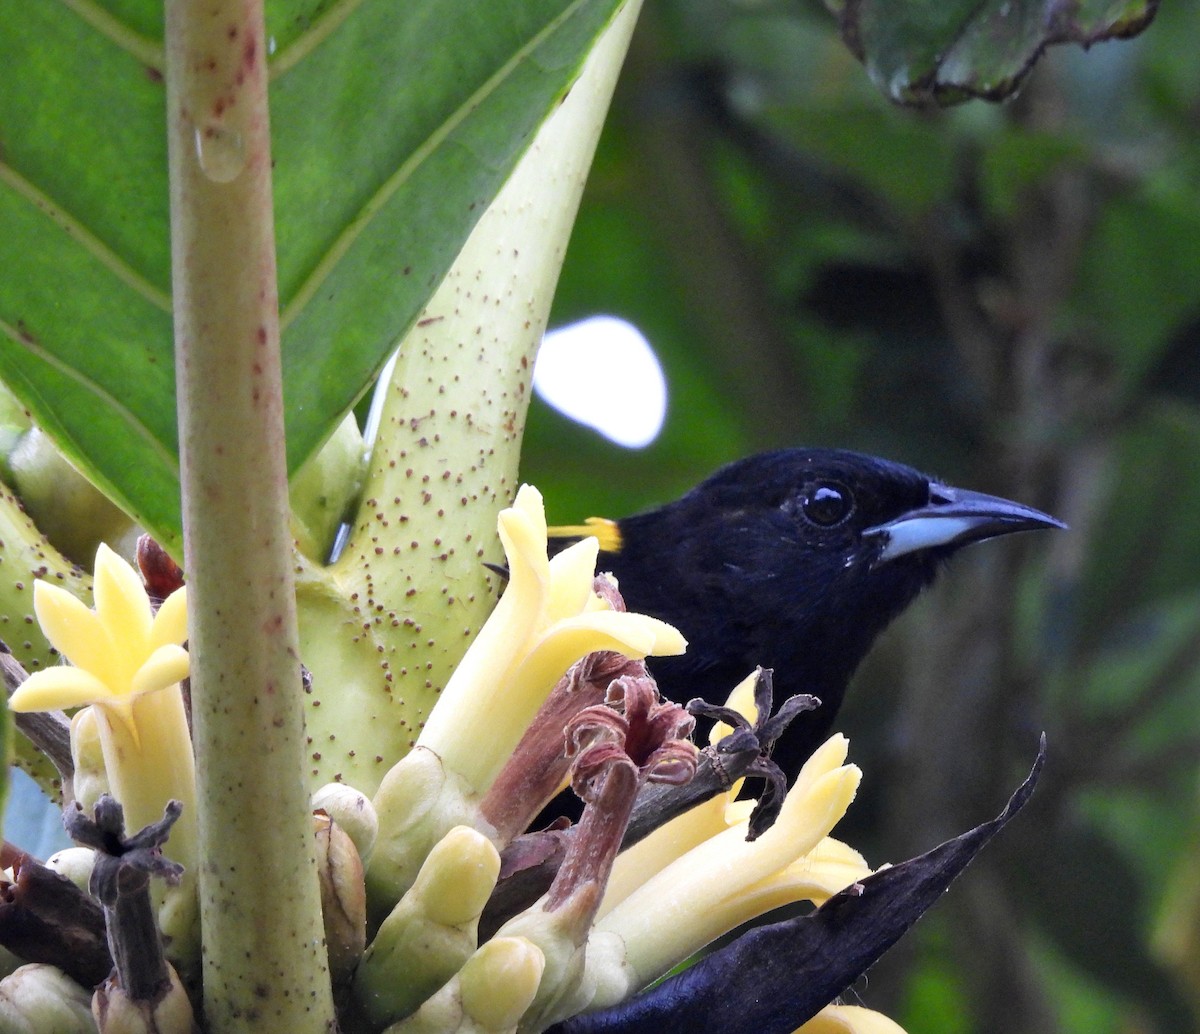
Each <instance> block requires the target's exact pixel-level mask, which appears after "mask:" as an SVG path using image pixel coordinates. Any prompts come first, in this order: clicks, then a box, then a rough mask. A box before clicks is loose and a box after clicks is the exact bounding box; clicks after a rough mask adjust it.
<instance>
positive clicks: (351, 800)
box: [312, 783, 379, 864]
mask: <svg viewBox="0 0 1200 1034" xmlns="http://www.w3.org/2000/svg"><path fill="white" fill-rule="evenodd" d="M312 809H313V811H323V812H325V814H326V815H328V816H329V817H330V818H331V819H333V821H334V822H336V823H337V824H338V826H339V827H340V828H341V829H343V830H345V831H346V833H347V834H348V835H349V837H350V839H351V840H353V841H354V846H355V847H356V848H358V857H359V858H360V859H362V861H363V863H364V864H365V863H366V861H367V859H369V858H370V857H371V849H372V848H373V847H374V846H375V837H376V836H377V835H378V833H379V818H378V816H377V815H376V814H375V805H374V804H372V803H371V798H369V797H368V796H367V795H366V794H365V793H363V792H362V791H361V790H356V789H354V787H353V786H347V785H346V784H345V783H326V784H325V785H324V786H322V787H321V788H320V789H319V790H317V792H316V793H314V794H313V795H312Z"/></svg>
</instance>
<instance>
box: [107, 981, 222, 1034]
mask: <svg viewBox="0 0 1200 1034" xmlns="http://www.w3.org/2000/svg"><path fill="white" fill-rule="evenodd" d="M167 968H168V970H169V975H170V978H171V980H170V983H169V984H168V986H167V987H166V989H165V990H164V991H163V992H162V994H160V995H159V997H158V998H157V999H156V1000H154V1001H139V1000H136V999H133V998H130V997H129V995H127V994H126V993H125V991H124V990H122V989H121V988H120V987H118V986H117V985H116V982H115V980H114V979H113V978H111V977H110V978H109V979H108V980H106V981H104V983H102V984H101V985H100V986H99V987H97V988H96V992H95V994H93V995H92V1018H93V1019H94V1020H95V1021H96V1026H97V1027H98V1028H99V1029H100V1034H197V1032H198V1030H199V1028H198V1027H197V1026H196V1019H195V1016H194V1015H193V1014H192V1003H191V1002H190V1001H189V1000H188V996H187V992H186V991H185V990H184V989H183V984H182V983H181V982H180V980H179V976H178V975H177V974H176V972H175V970H173V969H171V968H170V967H169V966H168V967H167Z"/></svg>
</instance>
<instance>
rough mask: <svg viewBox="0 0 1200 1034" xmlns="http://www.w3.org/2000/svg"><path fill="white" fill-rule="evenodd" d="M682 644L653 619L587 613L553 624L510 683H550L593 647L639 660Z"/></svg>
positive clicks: (608, 612)
mask: <svg viewBox="0 0 1200 1034" xmlns="http://www.w3.org/2000/svg"><path fill="white" fill-rule="evenodd" d="M685 645H686V643H685V642H684V639H683V636H681V635H680V634H679V633H678V632H677V631H676V630H675V629H674V628H672V627H671V626H670V625H668V624H666V623H665V622H662V621H659V620H657V619H656V618H651V617H647V616H646V615H644V614H625V613H620V612H618V611H614V610H601V611H593V612H588V613H584V614H580V615H578V616H576V617H573V618H566V619H564V620H562V621H558V622H556V623H555V624H554V625H552V626H551V627H550V628H549V629H548V630H547V631H546V634H545V635H544V636H543V637H542V639H541V641H540V642H539V643H538V644H537V645H536V646H535V647H534V648H533V649H532V650H531V651H530V652H529V654H528V655H527V656H526V657H525V658H524V659H523V660H522V661H521V664H520V667H518V668H517V670H516V672H515V673H514V675H513V683H514V684H516V685H531V686H532V685H537V686H543V685H548V686H553V685H554V683H555V682H556V681H558V679H559V678H560V677H561V676H562V674H563V672H565V671H566V670H567V669H568V668H569V667H570V666H571V665H572V664H574V663H575V662H576V661H577V660H579V658H580V657H583V656H584V655H585V654H589V653H591V652H592V651H594V650H615V651H616V652H617V653H621V654H624V655H625V656H626V657H632V658H635V659H638V658H642V657H646V656H648V655H650V654H671V653H682V652H683V648H684V646H685ZM548 691H549V690H547V692H548ZM538 706H541V702H540V701H539V703H538Z"/></svg>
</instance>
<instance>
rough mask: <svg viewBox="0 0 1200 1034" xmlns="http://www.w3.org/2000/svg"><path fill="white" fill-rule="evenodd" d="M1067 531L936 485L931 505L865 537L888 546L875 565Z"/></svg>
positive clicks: (1037, 513) (990, 499)
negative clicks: (1019, 534)
mask: <svg viewBox="0 0 1200 1034" xmlns="http://www.w3.org/2000/svg"><path fill="white" fill-rule="evenodd" d="M1065 527H1066V525H1065V524H1064V523H1063V522H1062V521H1060V520H1058V519H1056V518H1054V517H1051V516H1050V515H1049V514H1046V513H1042V512H1041V510H1035V509H1033V507H1031V506H1022V505H1021V504H1020V503H1014V502H1013V501H1012V500H1011V499H1001V498H1000V497H999V496H994V495H984V494H983V493H982V492H968V491H966V490H965V489H962V488H952V487H950V486H949V485H941V484H938V483H936V482H934V483H933V484H931V485H930V486H929V505H927V506H922V507H919V508H918V509H915V510H910V511H909V512H908V513H906V514H902V515H901V516H899V517H897V518H895V519H894V520H890V521H888V522H887V523H886V524H879V525H876V526H875V527H873V528H867V529H866V531H864V532H863V535H864V536H867V537H871V536H877V537H879V538H881V539H882V540H883V549H882V550H881V551H880V554H879V556H878V557H877V558H876V561H875V562H876V563H886V562H887V561H889V560H895V559H896V558H897V557H901V556H906V555H907V554H909V553H915V552H918V551H919V550H924V549H935V548H942V549H945V548H947V547H949V548H952V549H953V548H957V547H959V546H965V545H966V544H967V543H969V542H978V541H980V540H981V539H990V538H995V537H996V536H997V535H1008V534H1011V533H1012V532H1014V531H1034V530H1036V529H1038V528H1065Z"/></svg>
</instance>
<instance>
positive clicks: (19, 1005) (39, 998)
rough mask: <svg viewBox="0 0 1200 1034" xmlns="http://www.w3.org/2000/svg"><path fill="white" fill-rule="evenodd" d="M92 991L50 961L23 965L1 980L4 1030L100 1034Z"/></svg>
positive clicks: (0, 1014) (0, 1011)
mask: <svg viewBox="0 0 1200 1034" xmlns="http://www.w3.org/2000/svg"><path fill="white" fill-rule="evenodd" d="M91 998H92V996H91V994H90V993H89V992H88V991H86V990H84V988H82V987H80V986H79V985H78V984H77V983H75V981H74V980H72V979H71V978H70V977H68V976H67V975H66V974H65V973H64V972H63V971H62V970H60V969H58V968H57V967H55V966H51V965H48V964H46V963H41V962H39V963H33V964H31V965H28V966H21V967H20V969H18V970H16V971H15V972H13V973H10V974H9V975H8V976H6V977H5V978H4V979H3V980H0V1030H2V1031H4V1034H45V1032H46V1031H55V1032H56V1034H96V1025H95V1023H94V1022H93V1020H92V1009H91Z"/></svg>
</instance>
